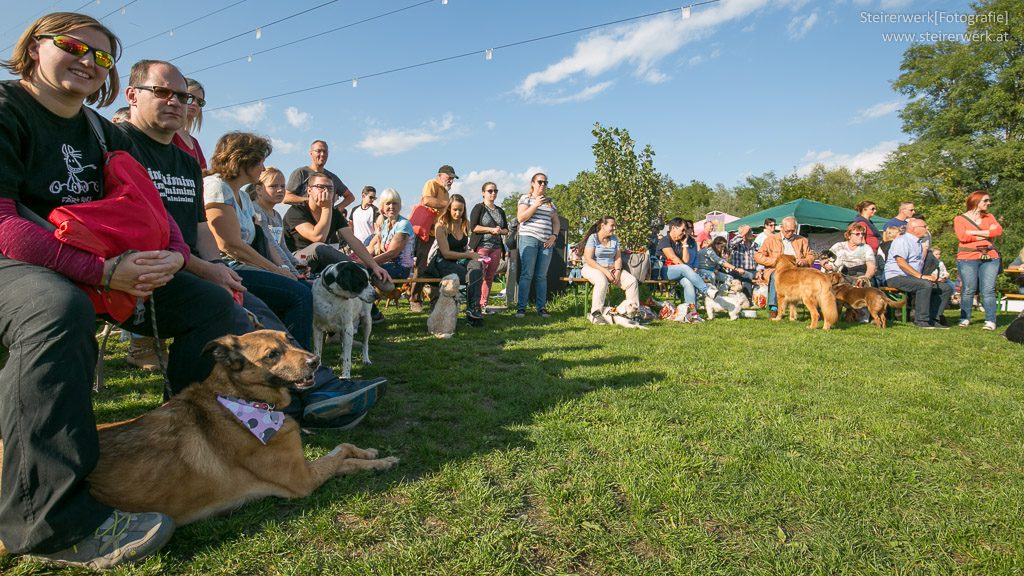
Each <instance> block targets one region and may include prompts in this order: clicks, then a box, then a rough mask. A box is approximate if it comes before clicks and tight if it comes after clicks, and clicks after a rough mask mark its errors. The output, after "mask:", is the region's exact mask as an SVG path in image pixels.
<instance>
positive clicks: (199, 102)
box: [171, 78, 206, 171]
mask: <svg viewBox="0 0 1024 576" xmlns="http://www.w3.org/2000/svg"><path fill="white" fill-rule="evenodd" d="M185 85H186V86H188V93H189V94H191V95H192V101H191V102H189V103H188V104H186V108H185V125H184V126H182V127H181V130H178V132H177V133H176V134H175V135H174V138H173V139H172V140H171V144H174V145H175V146H177V147H178V148H181V149H182V150H184V151H185V153H186V154H188V155H189V156H191V157H193V158H195V159H196V162H199V167H200V168H202V169H203V170H204V171H205V170H206V156H205V155H204V154H203V149H202V148H200V147H199V140H196V139H195V137H193V136H192V135H193V134H196V133H198V132H199V131H200V130H201V129H202V128H203V106H206V89H204V88H203V85H202V84H200V83H199V81H198V80H196V79H194V78H185Z"/></svg>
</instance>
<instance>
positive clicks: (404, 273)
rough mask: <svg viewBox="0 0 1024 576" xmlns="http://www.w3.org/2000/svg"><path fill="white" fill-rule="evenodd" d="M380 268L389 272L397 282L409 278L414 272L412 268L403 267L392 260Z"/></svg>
mask: <svg viewBox="0 0 1024 576" xmlns="http://www.w3.org/2000/svg"><path fill="white" fill-rule="evenodd" d="M380 267H381V268H383V269H385V270H387V271H388V274H390V275H391V277H392V278H393V279H395V280H400V279H404V278H408V277H409V274H410V273H411V272H412V268H409V267H407V266H402V265H401V264H399V263H398V262H396V261H394V260H392V261H391V262H385V263H383V264H381V265H380Z"/></svg>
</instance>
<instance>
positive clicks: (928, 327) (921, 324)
mask: <svg viewBox="0 0 1024 576" xmlns="http://www.w3.org/2000/svg"><path fill="white" fill-rule="evenodd" d="M914 326H917V327H918V328H921V329H924V330H935V326H934V325H933V324H932V323H931V322H918V321H917V320H914Z"/></svg>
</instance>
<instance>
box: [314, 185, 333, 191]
mask: <svg viewBox="0 0 1024 576" xmlns="http://www.w3.org/2000/svg"><path fill="white" fill-rule="evenodd" d="M308 187H309V188H316V189H317V190H326V191H328V192H334V184H310V185H309V186H308Z"/></svg>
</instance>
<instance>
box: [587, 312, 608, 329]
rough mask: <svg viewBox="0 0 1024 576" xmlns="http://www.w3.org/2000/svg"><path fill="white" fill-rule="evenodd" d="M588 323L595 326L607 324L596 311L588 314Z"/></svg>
mask: <svg viewBox="0 0 1024 576" xmlns="http://www.w3.org/2000/svg"><path fill="white" fill-rule="evenodd" d="M590 323H591V324H597V325H598V326H605V325H607V324H608V321H607V320H605V319H604V315H603V314H601V313H600V312H599V311H597V310H594V311H593V312H591V313H590Z"/></svg>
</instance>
